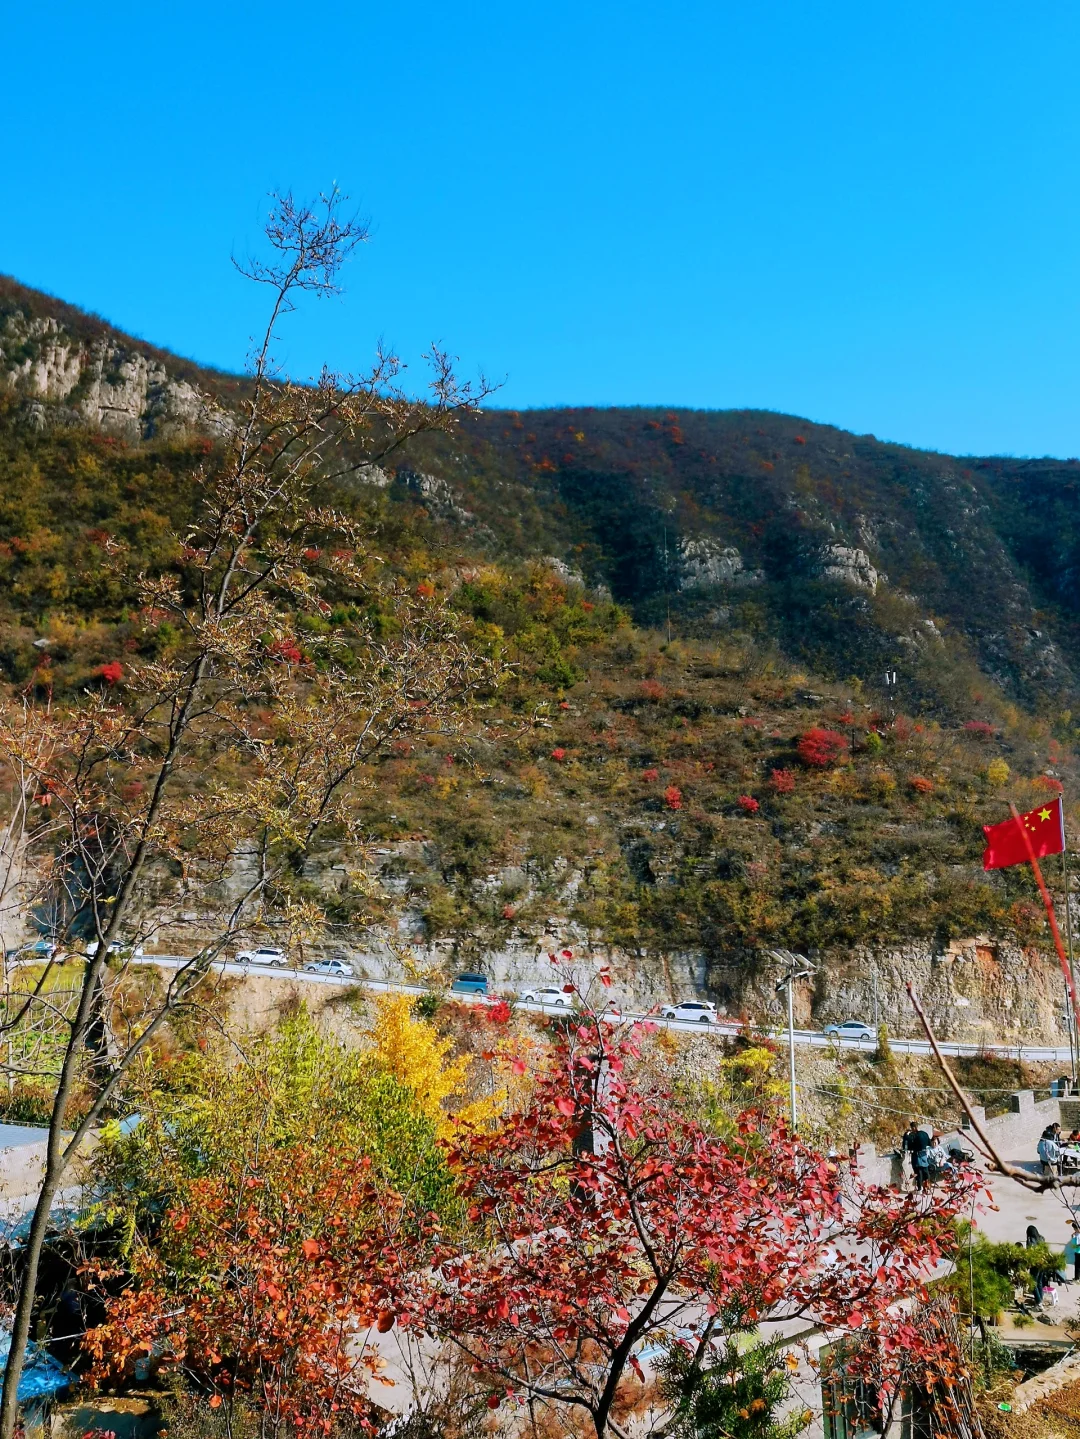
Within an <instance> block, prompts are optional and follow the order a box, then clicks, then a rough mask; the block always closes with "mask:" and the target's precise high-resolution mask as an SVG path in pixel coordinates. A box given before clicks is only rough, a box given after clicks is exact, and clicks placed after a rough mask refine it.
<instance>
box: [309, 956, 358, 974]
mask: <svg viewBox="0 0 1080 1439" xmlns="http://www.w3.org/2000/svg"><path fill="white" fill-rule="evenodd" d="M304 973H305V974H327V975H329V976H330V977H331V978H332V979H353V978H355V976H354V974H353V967H352V965H351V964H347V963H346V962H345V960H343V959H313V960H312V961H311V963H310V964H305V965H304Z"/></svg>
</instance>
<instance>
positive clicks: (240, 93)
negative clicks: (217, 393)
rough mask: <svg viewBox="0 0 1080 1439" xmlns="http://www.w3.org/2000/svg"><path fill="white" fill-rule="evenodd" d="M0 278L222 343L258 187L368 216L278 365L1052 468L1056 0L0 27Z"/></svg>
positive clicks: (372, 10) (1063, 17)
mask: <svg viewBox="0 0 1080 1439" xmlns="http://www.w3.org/2000/svg"><path fill="white" fill-rule="evenodd" d="M5 40H6V45H5V48H6V49H7V52H8V59H7V62H6V64H5V67H4V68H5V75H4V86H3V88H2V92H0V124H2V133H3V135H4V137H5V141H6V143H5V151H6V162H7V163H6V164H5V166H4V173H3V178H2V179H0V197H2V204H0V216H2V218H3V221H4V223H3V224H2V226H0V270H4V271H7V272H8V273H11V274H14V275H16V276H17V277H18V278H19V279H21V280H23V281H25V282H27V283H28V284H31V285H36V286H39V287H41V288H43V289H47V290H49V291H51V292H53V293H55V294H58V295H61V296H63V297H64V298H65V299H67V300H70V301H72V302H74V303H76V304H80V305H83V306H85V307H86V308H88V309H92V310H96V311H97V312H99V313H101V314H103V315H105V316H106V317H107V318H109V319H110V320H112V321H113V322H114V323H116V324H118V325H120V326H122V327H124V328H126V329H129V330H131V331H133V332H135V333H136V334H139V335H141V336H143V337H145V338H146V339H149V340H153V341H154V342H156V343H160V344H163V345H167V346H169V347H171V348H173V349H175V350H177V351H179V352H181V353H183V354H186V355H190V356H192V357H194V358H196V359H199V360H202V361H204V362H207V363H213V364H217V365H220V366H223V367H226V368H237V367H239V366H241V365H242V364H243V361H244V355H245V352H246V349H247V344H248V340H249V337H250V336H251V334H252V333H253V331H254V330H255V329H256V327H257V324H258V320H259V315H260V304H261V303H262V298H263V297H262V296H261V295H260V294H258V293H257V292H255V291H254V290H253V289H252V287H250V286H248V285H247V284H246V283H245V282H244V281H243V280H241V279H239V278H238V277H237V276H236V275H235V274H234V273H233V272H232V270H231V268H230V264H229V256H230V253H231V252H234V251H235V252H238V253H239V252H243V251H244V250H246V249H248V248H250V247H252V246H253V245H255V244H256V242H257V240H258V236H259V227H260V222H261V217H262V216H263V214H264V213H265V209H266V199H265V197H266V193H267V192H268V191H269V190H271V189H273V188H275V187H292V188H293V190H294V191H296V192H297V193H298V194H306V193H310V192H315V191H317V190H318V189H319V188H320V187H325V186H327V185H328V184H330V183H331V182H333V181H336V182H337V183H338V184H339V185H340V186H341V187H342V188H343V189H344V190H346V191H347V192H348V193H349V194H350V195H351V196H353V197H354V198H355V200H356V201H357V203H358V204H359V206H360V207H361V208H362V210H363V211H364V213H365V214H367V215H368V216H370V217H371V220H372V222H373V235H372V239H371V242H370V244H369V245H368V246H367V247H366V248H365V249H364V251H363V252H362V253H361V254H360V255H359V257H358V258H357V259H356V260H355V261H353V262H352V263H351V264H350V266H349V267H348V270H347V271H346V282H347V285H348V293H347V295H346V297H345V298H344V300H342V301H340V302H337V301H335V302H330V303H324V304H310V305H308V306H306V307H305V308H304V309H303V311H302V312H301V313H300V314H298V315H296V316H294V317H293V318H292V319H291V321H290V328H289V331H288V342H287V345H286V347H285V355H284V358H285V359H286V361H287V363H288V365H289V366H290V368H291V369H292V370H293V371H294V372H295V373H297V374H299V375H306V374H308V373H311V372H312V371H314V370H315V369H317V368H318V367H319V365H320V364H321V363H322V361H323V360H324V359H325V360H327V361H328V362H329V363H331V364H332V365H334V366H335V367H339V368H353V369H356V368H359V367H360V366H361V365H362V364H363V363H364V361H365V359H366V358H367V357H368V355H369V354H370V351H371V348H372V345H373V343H374V341H375V340H376V338H378V337H379V336H382V337H384V338H385V339H386V340H388V341H389V342H391V343H392V344H393V345H394V346H396V347H398V348H399V349H400V350H401V351H402V352H403V353H404V354H406V355H407V356H411V357H417V356H418V355H419V353H420V352H421V351H422V350H423V348H424V346H425V345H426V344H427V343H428V342H429V341H430V340H432V339H435V340H438V341H441V342H444V343H445V344H447V345H448V346H449V347H450V348H451V349H452V350H453V351H454V352H455V353H457V354H458V355H460V356H461V359H462V363H463V366H464V368H465V369H466V370H474V369H476V368H477V367H480V366H482V367H483V368H484V369H485V370H486V371H487V372H488V373H489V374H491V375H494V376H498V377H505V380H506V383H505V386H504V388H503V390H502V391H501V395H500V401H499V402H500V403H504V404H507V405H511V406H515V407H525V406H529V405H550V404H592V405H607V404H637V403H642V404H648V403H658V404H664V405H693V406H707V407H727V406H757V407H762V408H767V409H776V410H785V411H791V412H794V413H796V414H799V415H804V416H807V417H809V418H811V419H816V420H822V421H828V422H832V423H836V424H840V425H843V426H846V427H848V428H851V429H854V430H856V431H858V432H862V433H874V434H876V435H878V436H879V437H882V438H887V439H894V440H901V441H905V442H907V443H910V444H917V445H926V446H930V447H933V448H937V449H943V450H951V451H957V452H963V453H972V452H973V453H988V452H1004V453H1014V454H1056V455H1080V403H1078V400H1080V255H1078V244H1080V240H1078V237H1080V187H1078V169H1080V148H1078V140H1080V100H1078V84H1077V70H1076V65H1077V55H1078V51H1080V7H1077V6H1076V5H1075V4H1074V3H1054V0H1047V3H1042V4H1040V5H1038V6H1017V5H1016V4H1015V3H1010V4H1006V3H996V0H977V3H966V0H949V3H948V4H945V5H942V4H941V3H940V0H936V3H913V4H912V3H909V4H905V5H874V4H871V5H868V4H866V0H860V3H848V0H827V3H826V0H800V3H788V4H782V3H771V0H752V3H749V0H740V3H727V0H711V3H702V4H697V3H678V0H675V3H669V4H667V5H666V6H657V5H655V4H644V3H638V0H621V3H619V4H614V3H607V0H601V3H590V0H577V3H573V4H572V3H569V0H551V3H544V4H535V3H534V4H522V3H521V0H518V3H509V0H503V3H501V4H491V3H479V0H476V3H469V0H459V3H457V4H455V5H447V4H445V3H442V4H436V3H427V0H424V3H420V0H414V3H410V0H397V3H391V4H385V3H384V4H381V5H378V6H376V5H373V4H370V3H368V0H353V3H349V4H344V3H335V0H324V3H322V4H321V5H320V4H311V5H308V6H306V7H305V6H301V5H297V4H295V3H293V4H284V3H279V0H260V3H246V0H244V3H240V0H217V3H215V4H207V3H203V0H187V3H185V4H184V5H182V6H181V5H173V4H169V5H166V4H162V3H160V0H156V3H155V0H140V3H131V0H113V3H111V4H110V5H108V6H104V7H101V6H88V5H85V4H83V3H80V4H74V3H67V0H62V3H54V4H49V3H48V0H42V3H40V4H38V5H33V6H31V5H24V6H21V7H17V8H13V9H12V10H11V11H10V12H9V13H8V15H7V16H6V18H5Z"/></svg>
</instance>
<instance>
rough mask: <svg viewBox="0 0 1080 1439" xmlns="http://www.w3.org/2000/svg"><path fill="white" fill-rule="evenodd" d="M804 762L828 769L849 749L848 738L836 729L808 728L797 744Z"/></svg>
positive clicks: (812, 766)
mask: <svg viewBox="0 0 1080 1439" xmlns="http://www.w3.org/2000/svg"><path fill="white" fill-rule="evenodd" d="M796 748H797V749H798V752H799V758H800V759H801V760H802V762H803V764H806V765H810V767H811V768H812V769H828V767H829V765H832V764H835V763H836V761H837V760H838V759H839V758H840V756H841V755H842V754H843V753H844V751H845V750H846V749H847V740H846V739H845V738H844V736H843V735H842V734H839V733H838V732H837V731H836V730H834V729H818V728H815V729H808V730H807V731H806V733H805V734H804V735H800V736H799V743H798V745H797V746H796Z"/></svg>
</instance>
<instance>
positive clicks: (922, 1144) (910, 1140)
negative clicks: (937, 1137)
mask: <svg viewBox="0 0 1080 1439" xmlns="http://www.w3.org/2000/svg"><path fill="white" fill-rule="evenodd" d="M903 1150H904V1153H905V1154H907V1155H909V1156H910V1158H911V1175H912V1178H913V1179H914V1181H915V1188H916V1189H925V1188H926V1183H927V1179H928V1178H929V1173H930V1136H929V1135H928V1134H927V1133H926V1131H925V1130H924V1129H920V1128H919V1121H918V1120H917V1119H913V1120H912V1121H911V1122H910V1123H909V1125H908V1127H907V1132H906V1133H905V1135H904V1139H903Z"/></svg>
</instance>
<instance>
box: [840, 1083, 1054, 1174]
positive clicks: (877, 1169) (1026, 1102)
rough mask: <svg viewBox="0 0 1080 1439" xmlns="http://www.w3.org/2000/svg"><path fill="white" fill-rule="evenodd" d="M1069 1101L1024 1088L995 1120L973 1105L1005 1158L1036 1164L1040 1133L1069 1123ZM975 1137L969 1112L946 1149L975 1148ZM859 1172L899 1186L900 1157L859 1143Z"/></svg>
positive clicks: (1012, 1098)
mask: <svg viewBox="0 0 1080 1439" xmlns="http://www.w3.org/2000/svg"><path fill="white" fill-rule="evenodd" d="M1075 1102H1076V1101H1074V1103H1075ZM1068 1103H1069V1101H1068V1100H1065V1101H1061V1100H1058V1099H1043V1100H1040V1101H1038V1102H1036V1100H1035V1096H1034V1094H1033V1093H1032V1092H1031V1090H1030V1089H1024V1090H1020V1091H1018V1092H1017V1093H1016V1094H1010V1095H1009V1110H1008V1113H1007V1114H996V1115H995V1116H994V1117H993V1119H987V1118H986V1115H985V1111H984V1110H983V1109H982V1108H981V1106H979V1105H974V1104H973V1105H972V1109H973V1110H974V1112H975V1114H976V1116H977V1118H978V1120H979V1123H980V1124H981V1125H982V1127H983V1129H984V1131H985V1132H986V1135H987V1137H988V1138H989V1140H990V1142H991V1143H992V1144H993V1146H994V1148H995V1149H996V1150H997V1151H998V1153H999V1154H1000V1155H1001V1157H1002V1159H1013V1160H1015V1159H1019V1160H1025V1159H1027V1160H1030V1161H1031V1162H1032V1163H1035V1162H1036V1158H1037V1156H1036V1154H1035V1146H1036V1145H1037V1144H1038V1142H1039V1135H1040V1134H1041V1133H1042V1132H1043V1130H1044V1129H1045V1128H1046V1126H1047V1125H1048V1124H1053V1123H1054V1122H1055V1121H1057V1120H1060V1122H1061V1123H1066V1122H1067V1121H1066V1120H1065V1119H1064V1118H1063V1117H1062V1114H1061V1110H1062V1108H1063V1105H1067V1104H1068ZM972 1139H973V1134H972V1131H971V1130H970V1129H969V1128H968V1127H967V1116H966V1115H965V1117H964V1126H963V1127H962V1128H961V1129H958V1130H952V1131H951V1132H949V1133H948V1134H946V1135H945V1136H944V1140H945V1147H946V1148H949V1146H950V1145H952V1144H953V1143H957V1144H959V1145H961V1146H962V1147H963V1148H965V1149H972V1148H975V1145H974V1144H973V1143H972ZM858 1172H859V1177H860V1178H861V1179H863V1180H864V1181H865V1182H866V1183H867V1184H884V1185H895V1184H899V1183H900V1181H901V1166H900V1160H899V1158H898V1156H896V1155H893V1154H888V1153H886V1154H879V1153H878V1152H877V1150H876V1148H875V1147H874V1146H873V1145H872V1144H861V1145H860V1146H859V1156H858ZM909 1174H910V1171H909Z"/></svg>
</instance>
